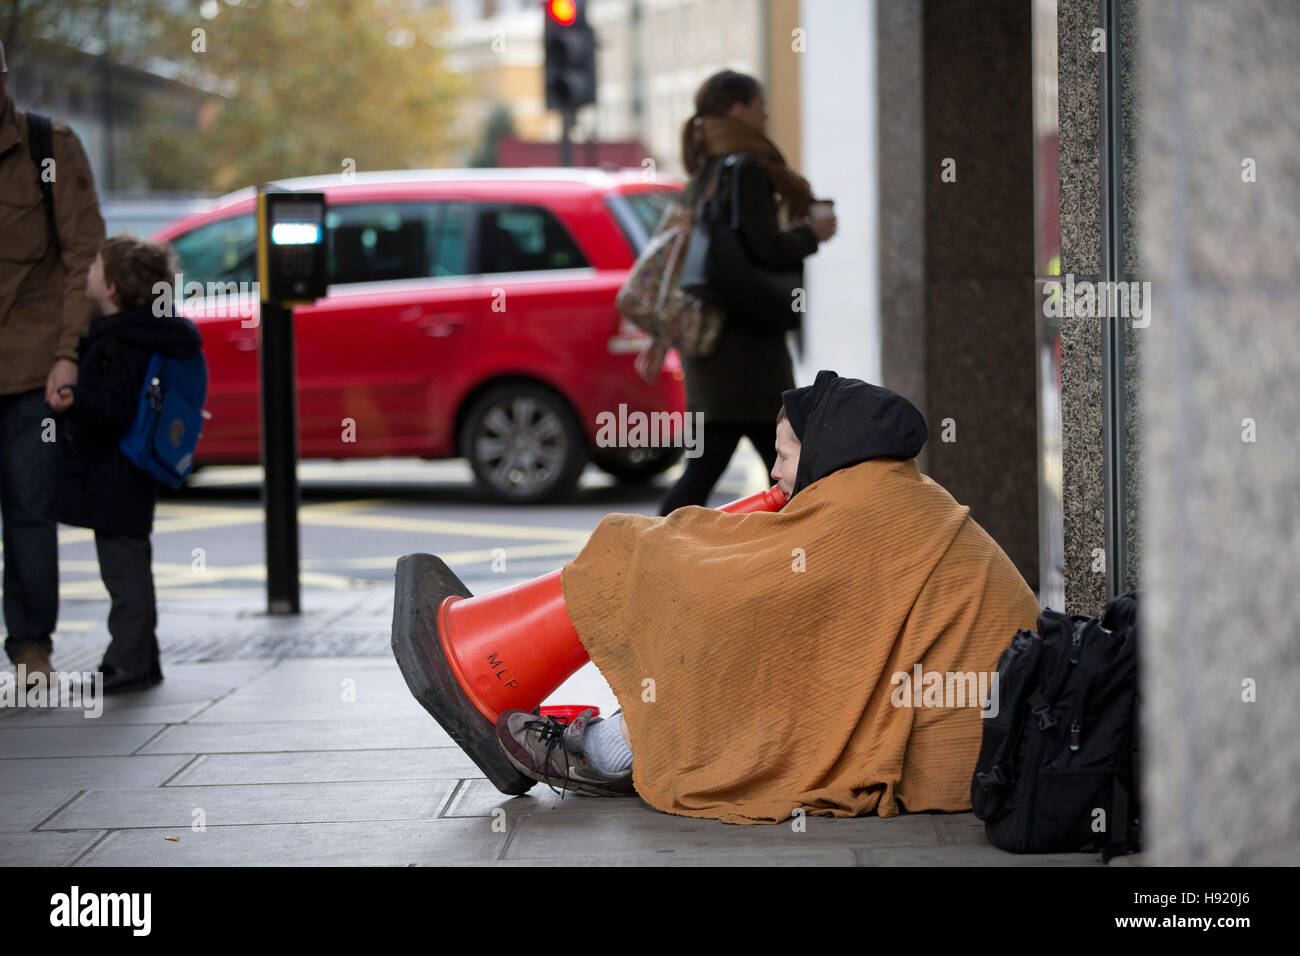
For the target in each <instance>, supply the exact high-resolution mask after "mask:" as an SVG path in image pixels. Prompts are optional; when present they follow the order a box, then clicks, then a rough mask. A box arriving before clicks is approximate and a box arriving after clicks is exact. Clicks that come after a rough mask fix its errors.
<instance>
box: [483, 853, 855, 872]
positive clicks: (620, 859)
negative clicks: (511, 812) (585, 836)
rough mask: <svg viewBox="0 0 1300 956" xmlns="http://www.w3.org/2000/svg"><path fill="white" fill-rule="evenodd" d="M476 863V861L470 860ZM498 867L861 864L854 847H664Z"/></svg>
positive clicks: (497, 863) (514, 862)
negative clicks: (705, 850) (774, 850)
mask: <svg viewBox="0 0 1300 956" xmlns="http://www.w3.org/2000/svg"><path fill="white" fill-rule="evenodd" d="M470 865H474V864H470ZM477 865H486V866H494V867H537V866H563V867H572V866H580V867H588V866H692V867H700V866H728V867H730V866H753V867H762V868H764V869H766V868H768V867H787V866H843V867H853V866H857V865H858V863H857V860H856V858H855V857H854V855H853V851H852V850H813V851H807V852H799V853H782V854H781V855H779V856H773V855H772V854H771V853H768V852H766V851H752V850H739V851H736V852H731V853H726V854H717V853H709V854H698V853H683V852H680V851H678V850H663V851H660V852H657V853H640V854H637V853H633V854H625V855H622V856H563V857H555V858H551V859H545V860H509V859H507V860H496V861H493V862H491V863H488V864H477Z"/></svg>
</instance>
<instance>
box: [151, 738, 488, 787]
mask: <svg viewBox="0 0 1300 956" xmlns="http://www.w3.org/2000/svg"><path fill="white" fill-rule="evenodd" d="M132 759H136V760H138V759H140V758H139V757H135V758H132ZM479 772H480V771H479V769H478V767H477V766H475V764H474V761H472V760H470V759H469V757H467V756H466V755H465V751H463V750H461V749H460V748H459V747H427V748H424V749H419V750H358V751H348V750H344V751H331V750H314V751H303V752H299V753H273V754H258V753H250V754H204V755H203V756H201V757H199V758H198V759H197V760H195V761H194V762H193V763H192V764H190V766H188V767H186V768H185V770H184V772H182V773H181V774H179V775H178V776H176V778H175V779H173V780H171V781H170V783H169V786H197V785H211V784H252V783H330V782H338V781H345V780H439V779H452V780H455V779H459V778H464V777H468V776H470V775H472V774H477V773H479ZM483 782H484V783H487V780H486V779H484V780H483ZM494 792H495V791H494Z"/></svg>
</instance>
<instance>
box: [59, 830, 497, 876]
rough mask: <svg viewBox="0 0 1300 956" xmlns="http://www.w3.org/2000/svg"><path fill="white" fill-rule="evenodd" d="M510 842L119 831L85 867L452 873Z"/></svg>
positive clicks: (455, 833) (358, 833)
mask: <svg viewBox="0 0 1300 956" xmlns="http://www.w3.org/2000/svg"><path fill="white" fill-rule="evenodd" d="M169 836H179V837H180V839H179V840H178V841H176V842H172V841H169V840H167V839H166V837H169ZM508 838H509V834H507V833H499V832H495V831H493V830H492V828H491V827H490V826H487V825H485V824H484V822H483V821H481V820H438V821H436V822H432V823H431V822H429V821H424V820H421V821H393V822H387V823H380V824H376V823H304V824H291V825H283V824H282V825H273V826H230V827H226V826H221V827H208V829H207V831H206V832H204V833H192V832H190V830H189V829H188V828H186V829H184V830H167V829H141V830H118V831H115V832H113V833H110V834H109V835H108V836H107V837H106V838H105V839H104V841H103V842H102V843H100V844H99V845H97V846H96V847H95V848H94V850H92V851H91V852H90V853H89V854H87V855H86V856H85V858H84V859H82V860H81V861H80V863H79V864H78V865H79V866H151V867H152V866H446V865H448V864H452V863H490V862H492V861H493V860H495V859H496V858H497V856H498V855H499V854H500V853H501V851H502V849H503V848H504V847H505V845H506V841H507V840H508Z"/></svg>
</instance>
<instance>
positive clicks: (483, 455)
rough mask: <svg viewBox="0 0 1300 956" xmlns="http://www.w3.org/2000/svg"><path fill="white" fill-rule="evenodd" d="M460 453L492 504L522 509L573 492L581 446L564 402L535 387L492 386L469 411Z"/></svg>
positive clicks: (582, 451)
mask: <svg viewBox="0 0 1300 956" xmlns="http://www.w3.org/2000/svg"><path fill="white" fill-rule="evenodd" d="M461 452H462V454H464V456H465V457H466V458H468V459H469V463H470V467H471V468H473V469H474V477H475V478H476V479H477V480H478V483H479V487H481V488H482V489H483V490H484V491H485V492H487V494H488V495H490V496H491V497H492V498H495V499H496V500H498V501H505V502H509V503H512V504H527V503H531V502H535V501H548V500H551V499H554V498H559V497H562V496H564V495H565V494H567V493H568V492H570V491H572V490H573V486H574V485H576V484H577V482H578V476H579V475H580V474H582V469H583V466H584V465H585V464H586V463H587V443H586V441H585V440H584V438H583V436H582V429H581V428H579V427H578V420H577V418H576V417H575V416H574V414H573V410H572V409H571V408H570V407H569V404H568V402H566V401H565V400H564V399H563V398H561V397H560V396H559V395H557V394H556V393H555V392H553V391H551V390H550V389H548V388H545V387H543V386H541V385H532V384H528V383H522V382H521V383H515V384H506V385H498V386H496V387H495V388H492V389H490V390H489V391H487V392H486V393H484V394H483V396H482V397H481V398H479V399H478V400H477V401H476V402H475V403H474V405H473V407H471V408H470V410H469V414H468V415H467V416H466V418H465V429H464V432H463V433H462V437H461Z"/></svg>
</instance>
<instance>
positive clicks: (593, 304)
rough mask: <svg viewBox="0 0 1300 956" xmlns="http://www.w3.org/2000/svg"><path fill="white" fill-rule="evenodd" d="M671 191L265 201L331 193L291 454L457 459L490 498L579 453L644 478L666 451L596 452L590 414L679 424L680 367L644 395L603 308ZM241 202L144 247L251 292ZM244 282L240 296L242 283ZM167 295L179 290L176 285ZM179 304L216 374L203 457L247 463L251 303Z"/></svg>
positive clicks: (640, 176) (200, 276) (255, 434)
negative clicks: (325, 280) (162, 247)
mask: <svg viewBox="0 0 1300 956" xmlns="http://www.w3.org/2000/svg"><path fill="white" fill-rule="evenodd" d="M681 187H682V184H681V182H680V181H675V180H671V179H668V178H665V177H647V176H646V175H645V173H644V172H643V171H642V170H639V169H637V170H618V171H609V170H596V169H473V170H430V171H420V172H394V173H358V174H355V175H353V176H352V177H351V179H350V180H349V181H347V182H344V181H343V177H341V176H337V175H336V176H322V177H312V178H304V179H294V180H286V181H282V182H279V183H275V184H272V186H271V187H269V188H282V189H288V190H302V191H320V192H324V193H325V194H326V199H327V202H328V212H327V218H326V231H327V243H328V249H329V253H328V254H329V268H330V286H329V290H328V293H327V295H326V297H325V298H323V299H320V300H318V301H317V302H315V303H314V304H312V305H308V306H298V307H297V308H296V310H295V316H294V334H295V338H296V343H295V344H296V360H297V378H298V419H299V454H300V455H301V457H303V458H356V457H379V456H394V455H399V456H405V455H415V456H420V457H423V458H452V457H459V456H464V457H466V458H468V459H469V463H470V465H471V467H472V468H473V471H474V475H475V477H476V479H477V481H478V483H479V484H480V486H481V487H482V488H483V490H484V491H486V492H487V493H488V494H489V495H490V496H491V497H493V498H495V499H498V500H502V501H509V502H519V503H523V502H534V501H544V500H550V499H554V498H556V497H560V496H562V495H564V494H565V493H566V492H568V491H569V490H570V489H572V487H573V486H574V484H575V483H576V482H577V479H578V476H579V474H580V473H581V472H582V470H583V467H584V465H585V464H586V462H587V461H588V460H589V459H590V460H591V461H593V462H594V463H595V464H596V465H598V466H599V467H601V468H603V469H604V470H606V471H607V472H609V473H610V474H612V475H614V476H615V477H616V478H619V479H622V480H642V479H645V478H648V477H650V476H653V475H655V474H658V473H659V472H661V471H663V470H665V469H666V468H668V467H670V466H671V465H672V464H673V463H674V462H676V461H677V460H678V459H679V458H680V457H681V454H682V450H681V449H680V448H672V447H667V448H640V449H630V448H600V447H597V446H596V435H597V415H598V414H599V413H601V412H613V413H615V414H617V413H618V411H619V406H620V405H626V406H627V410H628V412H629V413H631V412H634V411H641V412H645V413H647V414H653V413H655V412H669V413H672V412H678V413H680V412H683V411H684V408H685V395H684V387H683V382H682V379H683V375H682V371H681V364H680V362H679V361H678V359H677V356H676V354H675V353H671V354H670V356H669V361H667V362H666V363H665V364H664V368H663V370H662V372H661V373H660V375H659V376H658V378H657V379H656V380H655V381H654V382H652V383H647V382H645V381H644V380H643V379H642V378H641V377H640V376H639V375H638V374H637V373H636V371H635V370H634V369H633V360H634V358H635V357H636V354H637V352H638V351H639V350H640V348H641V346H642V344H643V343H644V342H645V340H646V339H645V336H644V334H643V333H642V332H640V331H639V330H638V329H636V328H635V327H633V326H631V325H630V324H629V323H627V322H626V321H625V320H623V318H622V317H621V316H620V315H619V313H618V311H617V309H616V308H615V305H614V300H615V296H616V295H617V293H618V289H619V287H620V286H621V285H622V283H623V281H624V279H625V278H626V276H627V272H628V270H629V269H630V268H631V266H632V264H633V262H634V261H635V259H636V255H637V253H638V251H639V250H640V249H641V247H642V246H643V245H644V243H645V242H646V240H647V239H648V237H649V235H650V234H651V233H652V232H653V231H654V227H655V226H656V225H657V224H658V221H659V217H660V215H661V214H662V212H663V209H664V207H665V205H666V204H667V203H668V202H669V201H670V200H671V199H672V198H673V197H674V196H675V195H677V194H678V193H679V192H680V190H681ZM254 203H255V194H254V191H253V190H251V189H249V190H244V191H242V192H239V193H233V194H231V195H229V196H226V197H223V198H222V199H220V200H218V201H217V202H216V203H215V204H214V205H213V207H212V208H211V209H210V210H208V211H206V212H203V213H199V214H196V215H191V216H188V217H186V218H184V219H181V220H179V221H177V222H175V223H172V224H171V225H169V226H167V227H165V228H163V229H162V230H160V231H158V232H157V233H155V234H154V236H153V238H154V239H155V240H157V241H167V242H170V243H171V245H172V247H173V248H174V249H175V251H176V254H177V258H178V260H179V265H178V269H179V270H180V272H181V273H182V275H183V279H179V280H178V281H179V282H181V283H182V284H183V285H186V286H187V285H189V283H191V282H198V283H201V284H202V285H203V287H204V289H207V290H209V291H211V290H212V289H213V288H216V286H214V285H211V284H220V286H221V287H224V288H226V289H234V288H236V287H239V288H242V289H245V290H249V289H253V282H254V280H255V279H256V271H257V236H256V225H255V212H254ZM241 283H242V284H243V285H242V286H240V285H239V284H241ZM178 291H180V290H178ZM244 298H245V299H246V300H247V301H243V302H242V303H241V307H240V308H238V309H236V308H233V307H232V303H231V301H230V298H229V296H228V295H227V296H214V295H208V296H206V297H205V298H203V299H201V300H200V299H199V298H197V297H195V298H190V297H189V295H188V293H186V294H185V304H184V307H183V309H182V311H183V312H184V314H186V315H188V316H189V317H191V318H192V319H194V321H195V322H196V323H197V324H198V326H199V328H200V330H201V332H202V334H203V343H204V349H205V351H206V354H207V359H208V363H209V367H210V376H211V385H210V389H209V398H208V403H207V406H208V411H209V412H210V413H211V416H212V417H211V419H210V420H209V421H208V422H207V424H206V425H205V427H204V434H203V440H202V441H201V442H200V443H199V447H198V453H197V458H198V463H199V464H200V465H203V464H234V463H255V462H257V461H258V460H259V447H258V443H259V433H260V428H261V419H260V412H259V406H258V352H257V349H258V327H257V326H258V321H259V318H258V315H257V305H258V304H257V303H256V301H253V300H255V299H256V298H257V295H256V292H255V291H250V292H246V293H245V296H244Z"/></svg>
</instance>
